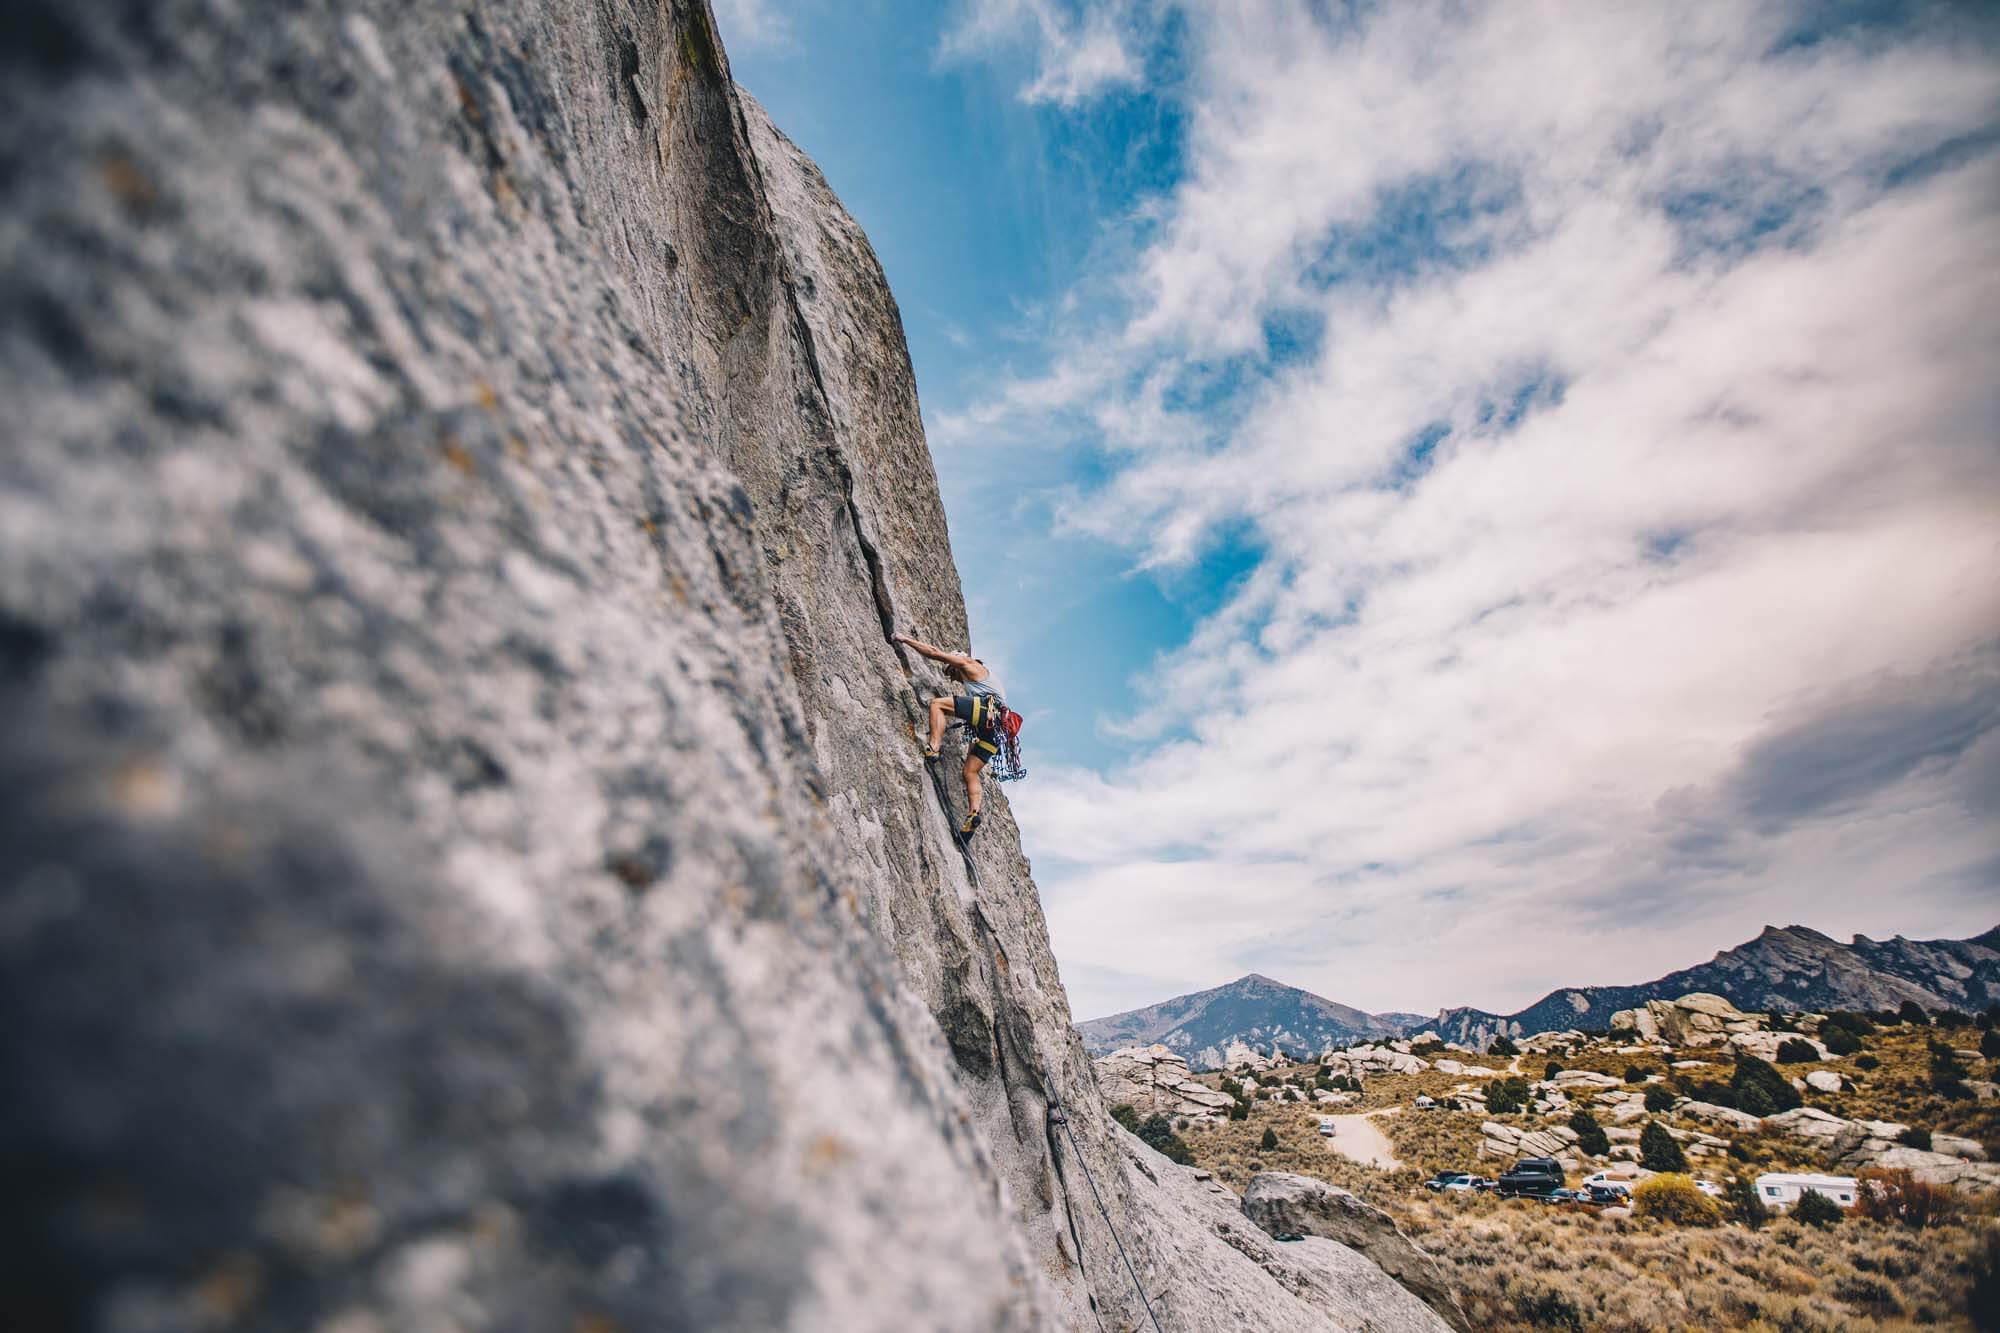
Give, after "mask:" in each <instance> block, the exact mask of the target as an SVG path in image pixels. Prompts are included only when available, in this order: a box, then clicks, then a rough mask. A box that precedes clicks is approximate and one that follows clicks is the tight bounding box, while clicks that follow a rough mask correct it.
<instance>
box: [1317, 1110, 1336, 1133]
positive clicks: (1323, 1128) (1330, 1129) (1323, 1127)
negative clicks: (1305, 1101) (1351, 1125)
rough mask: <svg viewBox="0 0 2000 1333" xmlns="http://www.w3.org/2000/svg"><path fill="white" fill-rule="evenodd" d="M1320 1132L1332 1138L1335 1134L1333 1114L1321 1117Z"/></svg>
mask: <svg viewBox="0 0 2000 1333" xmlns="http://www.w3.org/2000/svg"><path fill="white" fill-rule="evenodd" d="M1319 1132H1320V1133H1322V1134H1324V1135H1326V1136H1327V1137H1328V1138H1332V1137H1333V1136H1334V1132H1335V1131H1334V1124H1333V1117H1332V1116H1330V1115H1323V1116H1321V1117H1320V1118H1319Z"/></svg>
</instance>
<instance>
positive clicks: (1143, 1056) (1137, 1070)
mask: <svg viewBox="0 0 2000 1333" xmlns="http://www.w3.org/2000/svg"><path fill="white" fill-rule="evenodd" d="M1093 1068H1094V1070H1095V1073H1096V1075H1097V1087H1098V1091H1100V1092H1102V1093H1103V1094H1104V1100H1105V1103H1106V1104H1107V1105H1110V1106H1117V1105H1119V1104H1120V1103H1125V1104H1129V1105H1130V1106H1131V1107H1132V1108H1133V1109H1134V1110H1136V1111H1138V1112H1139V1113H1140V1114H1141V1115H1151V1114H1153V1113H1154V1112H1161V1113H1164V1114H1166V1115H1173V1116H1209V1117H1221V1116H1227V1115H1228V1114H1229V1108H1230V1106H1231V1105H1233V1104H1234V1103H1235V1100H1236V1099H1235V1098H1233V1097H1231V1096H1229V1095H1228V1094H1227V1093H1223V1092H1218V1091H1217V1090H1216V1089H1214V1088H1211V1087H1209V1086H1208V1085H1206V1084H1204V1083H1200V1082H1197V1081H1196V1080H1195V1078H1194V1077H1193V1076H1192V1075H1191V1074H1189V1073H1188V1067H1187V1061H1186V1060H1184V1059H1182V1058H1181V1056H1179V1055H1178V1054H1176V1053H1175V1052H1174V1051H1172V1050H1169V1049H1168V1048H1167V1047H1165V1046H1159V1045H1154V1046H1128V1047H1125V1048H1124V1049H1123V1050H1117V1051H1113V1052H1112V1053H1111V1054H1109V1055H1107V1056H1104V1057H1103V1058H1102V1059H1100V1060H1097V1061H1094V1062H1093Z"/></svg>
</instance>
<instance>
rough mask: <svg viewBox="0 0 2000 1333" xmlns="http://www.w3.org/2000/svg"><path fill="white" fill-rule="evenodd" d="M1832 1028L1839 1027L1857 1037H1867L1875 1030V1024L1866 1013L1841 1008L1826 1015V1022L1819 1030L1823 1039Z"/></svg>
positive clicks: (1823, 1039) (1822, 1039)
mask: <svg viewBox="0 0 2000 1333" xmlns="http://www.w3.org/2000/svg"><path fill="white" fill-rule="evenodd" d="M1830 1028H1839V1029H1841V1030H1842V1031H1843V1032H1852V1033H1853V1034H1854V1035H1855V1036H1857V1037H1865V1036H1867V1035H1868V1034H1869V1033H1871V1032H1873V1031H1874V1030H1875V1024H1874V1021H1873V1020H1872V1019H1870V1018H1869V1017H1868V1015H1866V1014H1857V1013H1854V1012H1852V1011H1850V1010H1839V1011H1836V1012H1834V1013H1831V1014H1828V1015H1827V1016H1826V1022H1825V1023H1824V1024H1823V1025H1822V1026H1821V1027H1820V1030H1819V1036H1820V1040H1821V1041H1825V1040H1826V1034H1827V1031H1828V1029H1830Z"/></svg>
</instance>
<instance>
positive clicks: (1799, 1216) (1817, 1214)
mask: <svg viewBox="0 0 2000 1333" xmlns="http://www.w3.org/2000/svg"><path fill="white" fill-rule="evenodd" d="M1792 1217H1793V1218H1795V1219H1796V1220H1798V1221H1800V1222H1803V1223H1805V1224H1806V1225H1807V1226H1809V1227H1830V1226H1837V1225H1839V1223H1840V1205H1839V1204H1837V1203H1835V1202H1834V1201H1833V1200H1832V1199H1829V1198H1827V1197H1826V1196H1825V1195H1824V1194H1821V1193H1820V1192H1819V1191H1818V1190H1807V1191H1806V1192H1805V1193H1804V1194H1803V1195H1801V1196H1800V1198H1799V1201H1798V1202H1797V1203H1795V1204H1793V1205H1792Z"/></svg>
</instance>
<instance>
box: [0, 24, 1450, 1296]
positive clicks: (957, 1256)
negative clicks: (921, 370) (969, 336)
mask: <svg viewBox="0 0 2000 1333" xmlns="http://www.w3.org/2000/svg"><path fill="white" fill-rule="evenodd" d="M0 36H4V38H5V40H4V41H0V61H4V62H5V64H6V70H5V74H6V77H5V78H4V79H0V112H4V114H0V180H4V181H5V182H6V187H7V188H6V194H5V200H6V202H5V206H4V208H0V252H4V255H5V259H6V263H5V265H4V267H0V289H4V300H0V309H4V311H5V312H6V313H5V322H4V324H0V401H4V402H5V403H6V405H7V409H8V411H7V425H6V430H7V434H8V440H7V444H6V447H5V448H4V449H0V792H4V796H0V895H4V897H0V997H4V998H3V999H0V1003H4V1016H5V1019H6V1022H5V1025H4V1032H5V1038H4V1042H0V1079H4V1082H5V1085H6V1086H7V1087H8V1089H9V1095H8V1102H7V1109H6V1113H5V1114H4V1116H0V1162H4V1163H5V1168H4V1170H5V1180H4V1182H0V1183H4V1185H5V1188H6V1189H7V1191H8V1196H9V1205H10V1206H9V1209H8V1212H7V1221H6V1224H5V1228H6V1229H5V1234H4V1236H0V1240H4V1242H5V1243H4V1245H0V1265H4V1267H0V1294H4V1297H5V1299H6V1301H7V1305H8V1308H9V1310H10V1313H11V1314H13V1315H14V1316H15V1317H16V1318H17V1319H19V1320H21V1321H23V1325H24V1326H26V1327H80V1328H101V1329H110V1330H125V1329H141V1328H143V1329H149V1330H177V1329H194V1328H214V1327H226V1326H232V1325H234V1326H244V1327H251V1326H255V1327H268V1328H343V1329H345V1328H355V1329H382V1330H402V1329H411V1330H417V1329H431V1328H437V1327H443V1326H447V1325H451V1326H457V1327H460V1328H465V1329H480V1328H492V1329H524V1330H525V1329H544V1328H584V1327H602V1328H624V1329H643V1328H701V1329H731V1328H743V1329H773V1328H797V1329H831V1328H840V1329H848V1328H857V1329H860V1328H876V1327H895V1328H907V1327H924V1328H939V1329H960V1328H963V1329H1013V1328H1044V1327H1078V1326H1084V1327H1088V1326H1093V1324H1094V1322H1095V1321H1096V1320H1099V1319H1101V1320H1102V1321H1103V1323H1104V1324H1105V1325H1106V1326H1107V1327H1132V1326H1135V1325H1136V1324H1138V1323H1139V1321H1140V1320H1141V1319H1142V1318H1143V1317H1144V1312H1143V1310H1142V1309H1141V1307H1140V1300H1139V1295H1138V1292H1137V1291H1136V1290H1135V1288H1134V1285H1133V1281H1132V1279H1131V1278H1129V1277H1128V1276H1127V1275H1126V1273H1125V1271H1124V1269H1123V1267H1122V1261H1121V1259H1120V1257H1119V1254H1118V1251H1117V1249H1116V1247H1115V1245H1114V1240H1113V1236H1114V1229H1115V1234H1116V1235H1118V1236H1120V1237H1122V1239H1123V1241H1124V1244H1125V1246H1126V1248H1127V1250H1128V1251H1129V1252H1130V1254H1131V1258H1132V1262H1133V1266H1134V1267H1135V1268H1136V1270H1137V1272H1138V1277H1139V1281H1140V1282H1141V1283H1143V1284H1144V1287H1145V1290H1146V1293H1147V1295H1148V1296H1149V1297H1150V1299H1151V1302H1152V1305H1153V1307H1154V1309H1155V1310H1156V1311H1157V1312H1158V1313H1159V1315H1160V1318H1161V1321H1162V1323H1163V1324H1165V1325H1166V1326H1168V1327H1172V1328H1183V1329H1193V1328H1221V1327H1235V1326H1237V1324H1236V1323H1235V1322H1234V1321H1235V1319H1236V1318H1237V1316H1238V1315H1240V1314H1241V1312H1242V1311H1244V1310H1248V1309H1252V1308H1255V1309H1257V1310H1258V1311H1259V1312H1260V1322H1262V1323H1264V1324H1266V1325H1268V1326H1271V1327H1286V1328H1290V1327H1297V1328H1306V1327H1327V1326H1333V1327H1360V1326H1361V1325H1362V1324H1363V1323H1366V1322H1368V1320H1369V1319H1370V1318H1372V1315H1371V1314H1370V1313H1369V1311H1370V1310H1371V1308H1372V1305H1371V1302H1372V1301H1373V1296H1372V1295H1371V1294H1370V1293H1376V1292H1379V1291H1381V1289H1382V1288H1383V1287H1387V1288H1389V1289H1390V1290H1391V1291H1393V1290H1394V1284H1393V1283H1389V1282H1388V1281H1387V1279H1386V1278H1383V1277H1382V1276H1381V1274H1380V1273H1379V1271H1378V1270H1375V1269H1374V1267H1373V1265H1372V1264H1370V1263H1369V1262H1368V1261H1366V1260H1365V1259H1362V1258H1360V1257H1359V1256H1356V1255H1353V1254H1351V1253H1348V1252H1346V1251H1340V1252H1339V1253H1338V1254H1337V1255H1335V1254H1331V1251H1332V1250H1333V1249H1335V1248H1337V1247H1331V1246H1329V1247H1328V1250H1329V1255H1330V1256H1331V1257H1328V1256H1321V1257H1322V1258H1323V1259H1324V1260H1325V1262H1323V1263H1320V1264H1319V1265H1318V1266H1317V1267H1312V1266H1310V1265H1309V1266H1308V1267H1311V1272H1306V1271H1305V1270H1303V1269H1296V1268H1287V1267H1286V1266H1285V1265H1284V1264H1282V1263H1278V1262H1277V1261H1276V1260H1275V1259H1271V1258H1270V1256H1262V1257H1260V1255H1259V1254H1256V1253H1252V1252H1250V1250H1247V1249H1246V1248H1245V1247H1244V1246H1243V1245H1242V1244H1240V1243H1237V1242H1236V1241H1233V1240H1232V1239H1231V1238H1229V1237H1227V1236H1223V1235H1220V1234H1219V1233H1218V1232H1217V1231H1216V1230H1215V1229H1214V1227H1213V1226H1212V1225H1211V1224H1210V1222H1209V1220H1208V1219H1207V1217H1206V1213H1205V1212H1204V1209H1206V1208H1208V1206H1209V1205H1208V1203H1207V1202H1206V1201H1205V1200H1199V1201H1197V1200H1194V1199H1193V1198H1192V1196H1190V1195H1188V1193H1187V1191H1186V1190H1185V1189H1184V1188H1182V1184H1181V1183H1180V1182H1178V1181H1175V1180H1173V1179H1167V1180H1166V1181H1165V1183H1163V1180H1162V1178H1161V1176H1160V1174H1159V1173H1158V1172H1157V1168H1154V1167H1151V1166H1150V1164H1148V1163H1147V1162H1145V1161H1144V1160H1143V1159H1140V1158H1136V1157H1135V1156H1134V1155H1133V1150H1132V1147H1131V1141H1130V1139H1129V1137H1128V1136H1125V1135H1123V1133H1122V1131H1119V1130H1118V1129H1117V1128H1116V1127H1115V1124H1114V1122H1112V1121H1111V1120H1110V1118H1109V1116H1108V1115H1107V1113H1106V1111H1105V1108H1104V1104H1103V1102H1102V1100H1101V1098H1100V1097H1099V1096H1098V1094H1097V1092H1096V1089H1095V1087H1094V1084H1093V1082H1092V1076H1091V1069H1090V1064H1089V1061H1088V1059H1087V1058H1086V1056H1085V1054H1084V1051H1083V1048H1082V1045H1081V1043H1080V1042H1079V1041H1078V1040H1077V1037H1076V1035H1075V1033H1074V1031H1073V1030H1072V1029H1071V1027H1070V1020H1069V1011H1068V1005H1067V1001H1066V999H1065V997H1064V994H1063V991H1062V987H1061V984H1060V981H1059V979H1058V977H1057V974H1056V968H1055V963H1054V959H1053V957H1052V956H1051V954H1050V952H1049V948H1048V941H1047V934H1046V930H1045V929H1044V925H1043V921H1042V916H1041V910H1040V904H1039V900H1038V898H1037V896H1036V893H1035V890H1034V886H1033V883H1032V881H1031V879H1030V878H1029V875H1028V867H1027V863H1026V861H1025V859H1024V858H1023V857H1022V855H1021V852H1020V847H1019V841H1018V837H1017V835H1016V831H1015V828H1014V826H1013V823H1012V821H1011V817H1010V816H1009V814H1008V811H1007V806H1006V801H1005V799H1004V797H1002V796H1001V795H1000V794H999V793H997V792H995V793H991V799H990V800H989V802H988V806H987V808H988V810H989V811H990V814H989V818H988V820H987V823H986V826H985V828H984V829H983V830H982V831H981V833H980V836H979V839H978V841H977V843H976V844H975V846H974V849H973V852H972V854H971V855H970V856H969V857H965V856H961V855H960V853H959V851H958V849H957V848H956V847H955V846H954V844H953V842H952V840H951V837H950V820H951V819H952V817H953V812H952V811H951V810H949V809H947V808H946V805H945V804H944V803H943V802H941V801H940V793H939V791H938V790H937V789H936V788H934V787H933V786H932V784H931V783H930V781H929V780H928V778H927V775H926V773H925V771H924V769H923V768H922V767H921V765H919V764H918V763H917V761H916V759H915V756H914V750H913V746H912V743H911V739H910V735H909V731H908V728H909V727H910V725H911V724H912V723H914V722H915V720H916V719H917V717H918V715H919V708H920V703H919V700H920V698H921V697H922V696H923V695H925V694H928V693H929V692H931V691H934V690H937V689H939V688H941V687H942V682H941V681H940V680H939V679H938V677H937V676H936V675H935V674H934V673H932V672H930V671H929V670H928V668H927V667H925V666H924V665H923V664H921V663H917V662H912V661H910V660H908V659H907V658H906V657H904V656H903V655H901V654H900V653H899V652H898V650H897V649H895V648H894V647H893V646H892V645H891V644H890V643H889V641H888V639H887V634H888V632H889V630H891V629H892V628H899V629H907V630H912V631H915V632H917V633H919V634H922V635H924V636H926V637H930V638H932V639H938V640H943V641H946V642H952V643H963V642H964V639H965V618H964V606H963V602H962V599H961V595H960V590H959V585H958V578H957V575H956V572H955V570H954V567H953V564H952V559H951V554H950V546H949V539H948V533H947V531H946V527H945V520H944V514H943V511H942V508H941V507H940V505H939V502H938V497H937V486H936V479H935V475H934V472H933V470H932V468H931V464H930V460H929V456H928V453H927V451H926V449H925V446H924V443H923V438H922V432H921V427H920V422H919V417H918V413H917V403H916V390H915V385H914V381H913V379H912V376H911V373H910V368H909V362H908V356H907V352H906V350H905V347H904V344H903V338H902V331H901V325H900V319H899V316H898V315H897V311H896V306H895V303H894V300H893V298H892V297H891V295H890V293H889V291H888V288H887V285H886V283H885V282H884V281H883V278H882V274H881V270H880V268H879V266H878V265H877V264H876V262H875V259H874V256H873V254H872V252H871V251H870V250H869V247H868V245H867V242H866V240H865V238H864V237H863V236H862V235H861V233H860V231H859V229H858V228H857V227H856V226H855V225H854V223H853V222H852V220H851V219H849V218H848V217H847V215H846V214H845V213H844V211H842V210H841V209H840V207H839V205H838V203H837V201H836V200H835V199H834V197H833V195H832V192H831V191H830V190H829V189H828V188H827V186H826V183H825V182H824V180H823V179H821V177H820V175H819V173H818V172H817V171H816V170H815V169H814V168H813V167H812V165H811V163H810V162H808V161H807V160H806V159H805V158H804V157H803V155H801V154H800V153H799V152H798V151H797V150H796V149H795V148H793V147H792V146H791V145H790V144H789V143H788V142H786V141H785V140H784V138H783V137H782V135H780V134H779V133H778V132H777V131H776V130H775V129H774V128H773V127H772V126H771V125H770V123H769V122H768V120H767V119H766V118H765V117H764V115H763V113H762V112H761V110H760V109H759V108H757V107H756V105H755V104H754V103H752V102H751V101H750V100H749V99H748V98H747V97H745V96H743V95H741V94H740V92H739V91H738V90H737V89H736V88H735V87H734V85H733V83H732V82H731V81H730V78H729V71H728V64H727V58H726V56H725V55H724V53H723V51H722V49H721V47H720V45H719V43H718V42H717V41H716V38H715V33H714V27H713V21H712V18H711V16H710V15H709V13H708V10H707V7H706V5H705V3H702V0H647V2H646V3H641V2H640V0H596V3H593V4H592V5H589V6H584V7H577V6H570V5H557V4H554V3H551V2H550V0H486V2H484V3H481V4H478V5H476V6H447V5H442V4H438V5H411V4H407V3H400V2H396V3H392V2H391V0H372V2H371V0H357V2H350V3H338V4H336V3H333V0H299V3H294V4H288V5H284V6H266V5H254V6H253V5H244V4H240V3H235V2H234V0H161V2H160V3H157V4H149V5H135V4H130V3H125V2H124V0H68V2H67V3H61V4H58V3H55V2H54V0H23V3H21V4H17V5H14V6H12V7H11V8H10V10H9V12H8V15H7V17H6V19H5V20H4V24H0ZM943 795H944V797H945V800H946V801H962V799H963V796H962V793H953V792H951V791H949V790H948V789H947V790H946V791H945V792H944V793H943ZM1058 1105H1060V1106H1061V1107H1062V1108H1063V1109H1064V1110H1065V1111H1066V1112H1067V1122H1066V1123H1059V1122H1057V1121H1054V1120H1052V1118H1051V1116H1050V1110H1051V1108H1052V1107H1055V1106H1058ZM1086 1166H1087V1167H1088V1170H1089V1172H1090V1174H1091V1176H1092V1178H1093V1179H1094V1181H1095V1182H1096V1185H1097V1187H1098V1189H1099V1190H1100V1191H1101V1193H1102V1196H1103V1200H1104V1206H1105V1211H1106V1213H1108V1215H1109V1219H1110V1221H1109V1224H1108V1225H1107V1222H1106V1220H1105V1218H1104V1217H1103V1216H1100V1215H1099V1214H1098V1213H1097V1211H1096V1209H1095V1207H1094V1206H1092V1204H1091V1203H1090V1202H1089V1192H1088V1190H1087V1189H1086V1188H1085V1187H1084V1182H1083V1181H1082V1180H1081V1178H1080V1177H1081V1174H1082V1172H1083V1170H1084V1169H1085V1167H1086ZM1197 1202H1198V1203H1199V1205H1200V1206H1198V1207H1197V1206H1195V1204H1196V1203H1197ZM1274 1273H1286V1274H1289V1275H1290V1276H1289V1277H1286V1278H1283V1279H1281V1278H1279V1277H1277V1276H1274ZM1370 1274H1372V1275H1373V1276H1372V1277H1371V1276H1370ZM1371 1284H1374V1285H1371ZM1384 1299H1388V1297H1386V1296H1385V1297H1384ZM1382 1326H1388V1325H1382ZM1400 1326H1410V1327H1415V1326H1418V1325H1415V1324H1405V1325H1400Z"/></svg>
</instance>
